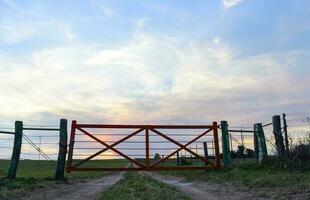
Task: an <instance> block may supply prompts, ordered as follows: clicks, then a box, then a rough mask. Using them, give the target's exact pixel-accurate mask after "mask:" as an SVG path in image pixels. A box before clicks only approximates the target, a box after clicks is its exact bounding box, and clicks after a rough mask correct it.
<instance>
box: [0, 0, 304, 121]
mask: <svg viewBox="0 0 310 200" xmlns="http://www.w3.org/2000/svg"><path fill="white" fill-rule="evenodd" d="M309 19H310V1H308V0H273V1H270V0H212V1H211V0H210V1H205V0H195V1H186V0H179V1H172V0H171V1H167V0H162V1H160V0H157V1H155V0H150V1H142V0H131V1H128V0H122V1H117V0H116V1H115V0H113V1H112V0H107V1H95V0H91V1H81V0H80V1H76V0H74V1H73V0H72V1H65V2H64V1H56V0H55V1H34V0H33V1H14V0H1V1H0V64H1V65H0V80H1V84H0V91H1V95H0V107H1V109H0V127H8V126H13V123H14V121H15V120H23V121H24V122H25V124H43V125H54V124H58V122H59V119H60V118H66V119H68V120H72V119H75V120H78V122H87V123H105V124H211V123H212V122H213V121H221V120H227V121H228V123H229V125H231V126H250V127H252V126H253V124H254V123H258V122H262V123H266V122H270V121H271V117H272V116H273V115H276V114H282V113H284V112H285V113H288V117H290V119H291V120H292V123H293V122H294V123H297V124H298V123H303V122H304V121H303V120H304V119H305V118H306V117H307V116H309V111H310V107H309V106H310V92H309V89H310V66H309V64H310V60H309V57H310V21H309Z"/></svg>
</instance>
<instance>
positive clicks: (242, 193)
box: [147, 172, 268, 200]
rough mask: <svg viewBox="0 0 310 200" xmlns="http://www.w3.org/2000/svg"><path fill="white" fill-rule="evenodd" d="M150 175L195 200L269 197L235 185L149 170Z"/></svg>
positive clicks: (260, 198)
mask: <svg viewBox="0 0 310 200" xmlns="http://www.w3.org/2000/svg"><path fill="white" fill-rule="evenodd" d="M147 174H148V175H149V176H151V177H152V178H154V179H155V180H157V181H160V182H162V183H165V184H168V185H170V186H173V187H175V188H176V189H177V190H179V191H181V192H183V193H184V194H185V195H186V196H188V197H190V198H191V199H193V200H202V199H203V200H204V199H206V200H223V199H230V200H248V199H258V200H263V199H268V198H263V197H257V196H255V195H254V194H253V193H252V192H249V191H246V190H244V189H242V188H236V187H235V186H228V185H225V186H224V185H220V184H215V183H209V182H199V181H191V182H189V181H186V180H185V179H183V178H180V177H174V176H162V175H160V174H157V173H150V172H147Z"/></svg>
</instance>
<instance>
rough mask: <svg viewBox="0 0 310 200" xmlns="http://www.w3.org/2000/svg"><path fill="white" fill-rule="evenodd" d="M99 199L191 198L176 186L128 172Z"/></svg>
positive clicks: (180, 199)
mask: <svg viewBox="0 0 310 200" xmlns="http://www.w3.org/2000/svg"><path fill="white" fill-rule="evenodd" d="M96 199H97V200H144V199H145V200H161V199H169V200H174V199H176V200H189V199H190V198H188V197H186V196H184V195H183V194H181V193H179V192H178V191H177V190H176V189H175V188H173V187H170V186H168V185H166V184H163V183H160V182H158V181H156V180H154V179H152V178H151V177H149V176H147V175H143V174H139V173H136V172H128V173H126V174H125V177H124V179H122V180H121V181H119V182H118V183H116V184H115V185H114V186H113V187H111V188H110V189H108V190H107V191H105V192H103V193H101V194H100V195H99V196H98V197H97V198H96Z"/></svg>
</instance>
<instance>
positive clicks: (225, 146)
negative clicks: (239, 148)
mask: <svg viewBox="0 0 310 200" xmlns="http://www.w3.org/2000/svg"><path fill="white" fill-rule="evenodd" d="M221 129H222V153H223V164H224V167H230V166H231V157H230V156H231V155H230V149H229V136H228V124H227V121H221Z"/></svg>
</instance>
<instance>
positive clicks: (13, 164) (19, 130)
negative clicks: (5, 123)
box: [7, 121, 23, 178]
mask: <svg viewBox="0 0 310 200" xmlns="http://www.w3.org/2000/svg"><path fill="white" fill-rule="evenodd" d="M22 139H23V122H22V121H16V122H15V135H14V147H13V152H12V157H11V161H10V166H9V170H8V174H7V177H8V178H15V177H16V172H17V167H18V162H19V158H20V151H21V148H22Z"/></svg>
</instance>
